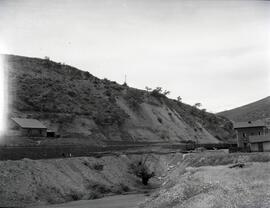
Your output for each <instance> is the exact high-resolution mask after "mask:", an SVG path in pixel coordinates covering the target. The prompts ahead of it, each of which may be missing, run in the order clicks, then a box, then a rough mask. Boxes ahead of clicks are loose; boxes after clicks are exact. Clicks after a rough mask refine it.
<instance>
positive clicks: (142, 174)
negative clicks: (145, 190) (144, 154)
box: [130, 159, 155, 186]
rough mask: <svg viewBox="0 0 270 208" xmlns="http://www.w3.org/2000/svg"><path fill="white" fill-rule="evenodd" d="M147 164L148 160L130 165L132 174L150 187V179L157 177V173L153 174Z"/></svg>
mask: <svg viewBox="0 0 270 208" xmlns="http://www.w3.org/2000/svg"><path fill="white" fill-rule="evenodd" d="M145 163H146V159H145V160H140V161H137V162H135V163H132V164H131V165H130V169H131V173H133V174H134V175H135V176H137V177H139V178H141V180H142V184H143V185H145V186H146V185H148V181H149V179H150V178H152V177H154V176H155V173H154V172H151V171H150V170H149V168H148V167H147V165H146V164H145Z"/></svg>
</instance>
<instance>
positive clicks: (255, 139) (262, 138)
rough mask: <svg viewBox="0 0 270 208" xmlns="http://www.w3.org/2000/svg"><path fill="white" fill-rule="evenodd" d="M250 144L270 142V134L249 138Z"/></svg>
mask: <svg viewBox="0 0 270 208" xmlns="http://www.w3.org/2000/svg"><path fill="white" fill-rule="evenodd" d="M249 142H250V143H258V142H270V134H266V135H257V136H249Z"/></svg>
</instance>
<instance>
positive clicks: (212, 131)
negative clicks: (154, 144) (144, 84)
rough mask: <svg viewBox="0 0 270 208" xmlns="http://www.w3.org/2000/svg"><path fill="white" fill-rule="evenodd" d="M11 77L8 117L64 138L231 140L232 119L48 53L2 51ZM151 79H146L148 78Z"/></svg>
mask: <svg viewBox="0 0 270 208" xmlns="http://www.w3.org/2000/svg"><path fill="white" fill-rule="evenodd" d="M4 59H5V65H4V66H5V69H6V70H7V71H8V76H9V90H10V95H11V96H12V101H11V102H10V103H9V106H10V112H9V117H12V116H19V117H31V118H37V119H39V120H41V121H42V122H43V123H44V124H45V125H46V126H47V127H48V128H49V129H52V130H55V131H57V132H59V133H60V135H61V136H62V137H66V138H80V139H81V138H84V139H87V140H89V141H92V142H93V143H96V144H99V143H100V144H101V143H102V142H104V141H108V140H110V141H114V140H116V141H180V142H181V141H196V142H199V143H218V142H221V141H228V140H229V139H232V124H231V123H230V122H229V121H228V120H227V119H225V118H221V117H218V116H216V115H214V114H210V113H207V112H205V111H201V110H199V109H197V108H195V107H192V106H189V105H187V104H184V103H182V102H178V101H176V100H172V99H168V98H167V97H166V96H165V95H164V94H162V92H159V91H157V90H154V91H152V92H147V91H144V90H138V89H134V88H131V87H128V86H126V85H120V84H118V83H116V82H112V81H109V80H107V79H98V78H97V77H95V76H93V75H92V74H90V73H89V72H86V71H81V70H79V69H76V68H74V67H71V66H68V65H65V64H62V63H56V62H53V61H51V60H49V59H48V58H45V59H39V58H28V57H22V56H14V55H4ZM149 82H150V80H149Z"/></svg>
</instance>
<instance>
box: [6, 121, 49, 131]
mask: <svg viewBox="0 0 270 208" xmlns="http://www.w3.org/2000/svg"><path fill="white" fill-rule="evenodd" d="M11 119H12V120H13V121H14V122H15V123H17V124H18V125H19V126H20V127H21V128H26V129H47V127H46V126H44V125H43V124H42V123H41V122H40V121H38V120H36V119H28V118H11Z"/></svg>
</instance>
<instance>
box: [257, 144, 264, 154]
mask: <svg viewBox="0 0 270 208" xmlns="http://www.w3.org/2000/svg"><path fill="white" fill-rule="evenodd" d="M258 150H259V152H263V143H262V142H261V143H258Z"/></svg>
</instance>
